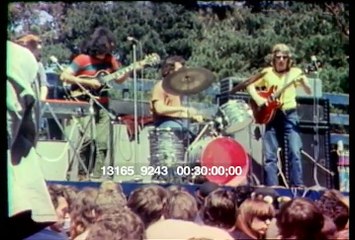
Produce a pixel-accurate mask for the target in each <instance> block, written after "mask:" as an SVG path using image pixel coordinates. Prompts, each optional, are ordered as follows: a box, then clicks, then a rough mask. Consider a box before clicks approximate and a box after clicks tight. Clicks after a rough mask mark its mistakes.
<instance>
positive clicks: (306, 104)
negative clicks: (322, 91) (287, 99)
mask: <svg viewBox="0 0 355 240" xmlns="http://www.w3.org/2000/svg"><path fill="white" fill-rule="evenodd" d="M297 113H298V116H299V119H300V122H301V123H302V124H314V123H318V124H320V125H328V124H329V100H328V99H325V98H317V99H314V98H309V97H298V98H297Z"/></svg>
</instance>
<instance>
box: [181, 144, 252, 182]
mask: <svg viewBox="0 0 355 240" xmlns="http://www.w3.org/2000/svg"><path fill="white" fill-rule="evenodd" d="M186 154H187V155H186V156H187V159H188V162H189V164H190V165H200V166H201V167H203V168H206V169H210V170H212V169H214V170H215V171H209V174H207V175H206V176H205V177H206V178H207V179H208V181H210V182H214V183H217V184H224V185H229V183H232V185H233V186H237V185H238V184H239V183H241V182H242V181H244V180H245V179H246V176H247V174H248V171H249V157H248V154H247V152H246V151H245V149H244V147H243V146H242V145H241V144H240V143H238V142H237V141H235V140H234V139H232V138H230V137H207V138H204V139H201V140H199V141H197V142H195V143H194V144H193V145H191V146H190V147H189V149H188V150H187V153H186ZM217 169H219V170H217ZM221 169H223V170H221Z"/></svg>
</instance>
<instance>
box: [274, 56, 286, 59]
mask: <svg viewBox="0 0 355 240" xmlns="http://www.w3.org/2000/svg"><path fill="white" fill-rule="evenodd" d="M275 58H276V59H277V60H280V59H285V60H287V59H288V58H289V57H288V56H275Z"/></svg>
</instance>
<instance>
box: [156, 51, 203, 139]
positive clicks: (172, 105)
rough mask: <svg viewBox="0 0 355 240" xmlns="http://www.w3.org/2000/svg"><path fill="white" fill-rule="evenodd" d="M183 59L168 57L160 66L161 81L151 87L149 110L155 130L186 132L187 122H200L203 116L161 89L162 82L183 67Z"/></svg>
mask: <svg viewBox="0 0 355 240" xmlns="http://www.w3.org/2000/svg"><path fill="white" fill-rule="evenodd" d="M185 62H186V61H185V59H184V58H183V57H181V56H171V57H168V58H167V59H166V60H165V61H164V62H163V64H162V66H161V76H162V80H159V81H158V82H157V83H156V84H155V85H154V87H153V91H152V96H151V101H150V108H151V111H152V113H153V119H154V126H155V127H157V128H171V129H173V130H180V131H183V132H185V131H187V132H190V133H191V131H189V129H188V128H187V126H188V120H189V119H190V120H194V121H196V122H202V121H203V116H202V115H200V114H198V112H197V110H196V109H195V108H192V107H185V106H182V96H181V95H179V94H176V93H173V92H170V91H169V90H167V89H164V88H163V81H164V79H166V78H167V77H168V76H169V74H172V73H174V72H176V71H178V70H179V69H181V68H182V67H184V66H185Z"/></svg>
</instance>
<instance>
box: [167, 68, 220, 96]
mask: <svg viewBox="0 0 355 240" xmlns="http://www.w3.org/2000/svg"><path fill="white" fill-rule="evenodd" d="M215 79H216V76H215V75H214V74H213V73H212V72H211V71H210V70H208V69H205V68H186V67H183V68H180V69H179V70H178V71H176V72H173V73H172V74H169V75H168V76H166V77H165V78H164V80H163V88H164V89H165V90H166V91H168V92H171V93H174V94H178V95H190V94H196V93H199V92H201V91H203V90H205V89H207V88H208V87H209V86H210V85H211V84H212V83H213V82H214V81H215Z"/></svg>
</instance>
